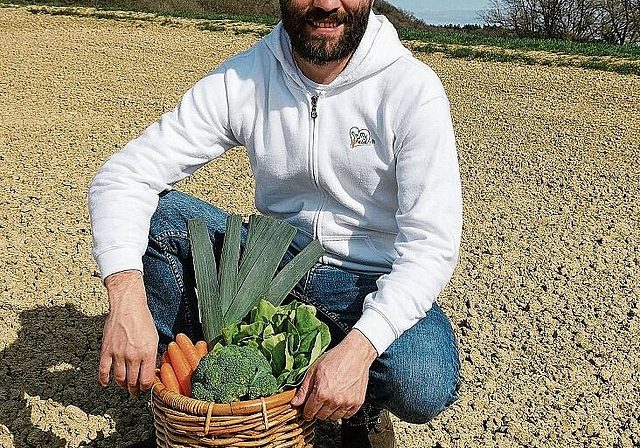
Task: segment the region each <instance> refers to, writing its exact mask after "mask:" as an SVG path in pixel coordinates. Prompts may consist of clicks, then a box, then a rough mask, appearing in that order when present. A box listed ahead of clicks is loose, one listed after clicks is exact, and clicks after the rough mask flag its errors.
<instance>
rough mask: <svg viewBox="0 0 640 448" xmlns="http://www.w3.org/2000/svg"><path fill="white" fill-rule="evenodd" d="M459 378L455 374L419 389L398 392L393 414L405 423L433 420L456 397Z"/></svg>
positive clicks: (421, 422)
mask: <svg viewBox="0 0 640 448" xmlns="http://www.w3.org/2000/svg"><path fill="white" fill-rule="evenodd" d="M459 388H460V379H459V378H458V376H457V374H456V375H455V376H452V377H449V378H443V379H442V381H439V382H436V383H432V384H430V385H429V386H427V387H424V386H423V387H422V388H421V389H420V390H413V391H408V392H407V393H405V394H398V403H397V408H396V409H395V410H391V411H392V412H393V414H394V415H396V416H397V417H398V418H400V419H401V420H402V421H405V422H407V423H417V424H423V423H427V422H429V421H431V420H433V419H434V418H435V417H437V416H438V415H439V414H440V413H442V412H443V411H445V410H446V409H447V408H448V407H449V406H451V405H452V404H453V403H454V402H455V401H456V400H457V399H458V390H459Z"/></svg>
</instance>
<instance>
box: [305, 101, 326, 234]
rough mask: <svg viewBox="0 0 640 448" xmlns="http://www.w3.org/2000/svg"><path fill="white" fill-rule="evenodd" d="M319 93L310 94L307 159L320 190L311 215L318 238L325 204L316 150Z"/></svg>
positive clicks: (314, 231)
mask: <svg viewBox="0 0 640 448" xmlns="http://www.w3.org/2000/svg"><path fill="white" fill-rule="evenodd" d="M319 97H320V95H319V94H317V93H315V94H313V95H312V96H311V142H310V154H309V159H310V162H311V177H312V179H313V183H314V185H315V186H316V188H317V189H318V191H319V192H320V195H321V203H320V206H319V207H318V210H317V211H316V213H315V215H314V217H313V236H314V238H318V239H320V215H321V213H322V209H323V208H324V205H325V193H324V190H323V189H322V188H321V187H320V178H319V175H318V151H317V144H318V142H317V132H318V130H317V126H318V123H317V118H318V99H319Z"/></svg>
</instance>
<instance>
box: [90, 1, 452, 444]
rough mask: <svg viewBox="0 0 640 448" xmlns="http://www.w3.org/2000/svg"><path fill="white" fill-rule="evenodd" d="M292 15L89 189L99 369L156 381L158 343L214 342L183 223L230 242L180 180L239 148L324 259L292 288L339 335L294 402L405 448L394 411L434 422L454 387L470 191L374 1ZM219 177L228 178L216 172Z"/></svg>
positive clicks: (433, 106)
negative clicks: (104, 307) (448, 301)
mask: <svg viewBox="0 0 640 448" xmlns="http://www.w3.org/2000/svg"><path fill="white" fill-rule="evenodd" d="M280 7H281V12H282V22H281V23H280V24H279V25H278V26H276V28H275V29H274V30H273V32H271V33H270V34H269V35H268V36H266V37H265V38H264V39H262V40H261V41H260V42H258V43H257V44H256V45H255V46H254V47H252V48H251V49H249V50H248V51H246V52H244V53H241V54H239V55H237V56H235V57H232V58H231V59H229V60H227V61H226V62H225V63H223V64H222V66H221V67H219V68H217V69H216V70H214V71H212V72H211V73H210V74H208V75H207V76H206V77H204V78H203V79H202V80H200V81H199V82H198V83H196V84H195V85H194V86H193V87H192V88H191V89H190V90H189V91H188V92H187V93H186V94H185V95H184V97H183V99H182V100H181V102H180V104H179V105H178V106H177V107H176V108H175V110H173V111H172V112H169V113H167V114H165V115H163V116H162V117H161V118H160V119H159V120H158V122H156V123H154V124H152V125H151V126H150V127H149V128H148V129H147V130H146V131H145V132H144V133H143V134H142V135H141V136H140V137H138V138H137V139H135V140H133V141H131V142H129V143H128V144H127V145H126V146H125V147H124V148H123V149H122V151H120V152H119V153H118V154H116V155H114V156H113V157H111V158H110V159H109V160H108V161H107V162H106V163H105V164H104V166H103V167H102V168H101V169H100V170H99V172H98V173H97V174H96V176H95V178H94V180H93V182H92V184H91V187H90V193H89V205H90V214H91V220H92V229H93V239H94V247H93V253H94V256H95V258H96V260H97V262H98V265H99V267H100V271H101V275H102V277H103V279H104V283H105V286H106V288H107V293H108V298H109V303H110V312H109V316H108V318H107V321H106V323H105V327H104V334H103V342H102V350H101V356H100V367H99V377H100V382H101V383H102V384H103V385H106V384H108V382H109V377H110V372H111V370H113V378H114V379H115V381H116V383H117V384H119V385H120V386H122V387H125V388H128V389H129V391H130V392H131V393H132V394H137V393H138V390H139V389H142V390H148V389H149V388H150V387H151V385H152V380H153V374H154V366H155V363H156V357H157V353H158V347H160V348H159V350H160V351H161V350H163V349H164V348H165V347H166V344H168V342H169V341H171V340H172V339H173V338H174V336H175V335H176V334H177V333H179V332H184V333H186V334H188V335H189V336H191V337H192V339H200V338H201V337H202V329H201V326H200V323H199V321H198V318H197V316H198V313H197V300H196V297H195V293H194V286H195V285H194V284H193V275H192V273H191V274H190V275H185V273H188V269H192V268H189V266H188V263H190V256H189V253H190V249H189V242H188V238H187V229H186V222H187V220H188V219H190V218H192V217H204V218H205V219H206V221H207V225H208V228H209V231H210V234H211V238H212V241H213V244H214V245H218V246H219V245H220V244H221V241H220V240H221V238H220V235H221V234H223V233H224V229H225V222H226V216H227V214H226V212H224V211H223V210H221V209H219V208H217V207H215V206H214V205H212V204H208V203H206V202H203V201H201V200H199V199H196V198H194V197H191V196H187V195H185V194H182V193H180V192H178V191H175V190H173V189H172V187H173V185H174V184H176V183H177V182H179V181H180V180H182V179H184V178H185V177H187V176H189V175H190V174H192V173H193V172H194V171H195V170H197V169H198V168H199V167H201V166H203V165H205V164H206V163H207V162H209V161H210V160H212V159H214V158H216V157H219V156H220V155H222V154H223V153H225V152H226V151H227V150H229V149H231V148H233V147H236V146H244V147H245V148H246V150H247V152H248V155H249V159H250V162H251V168H252V171H253V175H254V177H255V183H256V190H255V205H256V208H257V209H258V210H259V211H260V212H261V213H263V214H266V215H269V216H273V217H275V218H279V219H283V220H285V221H287V222H289V223H291V224H293V225H294V226H295V227H296V228H297V229H298V232H297V235H296V237H295V239H294V241H293V243H292V247H291V253H297V252H298V251H300V249H302V248H303V247H305V246H306V245H307V244H308V243H309V242H310V241H311V240H312V239H314V238H316V239H318V240H319V241H320V242H321V244H322V246H323V247H324V249H325V255H324V256H323V257H322V259H321V260H320V261H319V262H318V263H317V264H316V265H315V266H314V267H313V269H312V270H311V272H310V273H309V274H308V275H307V276H306V277H305V278H304V279H303V280H301V281H300V283H299V284H298V285H297V287H296V289H295V290H294V292H293V296H294V298H295V299H296V300H301V301H304V302H306V303H309V304H312V305H314V306H315V307H316V308H317V309H318V313H319V316H320V317H321V318H322V319H323V320H324V321H325V322H326V323H327V324H328V325H329V326H330V328H331V332H332V341H333V342H332V347H331V348H330V349H329V350H328V351H327V352H326V353H325V354H324V355H323V356H322V357H321V358H319V359H318V360H317V361H316V362H315V363H314V364H313V365H312V366H311V368H310V369H309V371H308V373H307V375H306V377H305V379H304V382H303V383H302V384H301V386H300V387H299V389H298V392H297V394H296V396H295V398H294V402H293V404H294V405H296V406H303V409H304V411H303V414H304V417H305V418H306V419H313V418H318V419H333V420H341V422H342V430H341V434H342V446H343V447H345V448H346V447H369V446H373V447H393V446H395V441H394V437H393V431H392V426H391V422H390V420H389V416H388V412H391V413H392V414H394V415H395V416H397V417H398V418H400V419H402V420H404V421H407V422H411V423H425V422H428V421H429V420H431V419H432V418H434V417H435V416H436V415H438V414H439V413H440V412H442V411H443V410H444V409H446V408H447V407H448V406H449V405H450V404H451V403H452V402H453V401H454V400H455V399H456V397H457V390H458V385H459V360H458V350H457V345H456V340H455V337H454V334H453V331H452V328H451V325H450V324H449V321H448V319H447V317H446V316H445V315H444V314H443V312H442V310H441V309H440V308H439V307H438V305H437V304H436V299H437V297H438V295H439V294H440V293H441V291H442V289H443V288H444V287H445V285H446V284H447V283H448V281H449V280H450V277H451V275H452V273H453V270H454V267H455V265H456V263H457V258H458V251H459V245H460V235H461V227H462V212H461V209H462V204H461V203H462V201H461V191H460V175H459V171H458V164H457V155H456V148H455V139H454V133H453V128H452V123H451V117H450V112H449V103H448V100H447V98H446V95H445V91H444V89H443V86H442V84H441V83H440V81H439V79H438V77H437V76H436V75H435V74H434V72H433V71H432V70H431V69H429V68H428V67H427V66H426V65H425V64H423V63H422V62H420V61H418V60H417V59H415V58H414V57H413V56H412V55H411V53H410V52H409V51H408V50H407V49H406V48H404V47H403V46H402V44H401V43H400V41H399V39H398V35H397V32H396V31H395V29H394V28H393V26H392V25H391V24H390V23H389V22H388V20H387V19H386V18H384V17H383V16H378V15H375V14H373V12H372V0H343V1H339V0H317V1H313V0H281V1H280ZM221 175H222V174H221Z"/></svg>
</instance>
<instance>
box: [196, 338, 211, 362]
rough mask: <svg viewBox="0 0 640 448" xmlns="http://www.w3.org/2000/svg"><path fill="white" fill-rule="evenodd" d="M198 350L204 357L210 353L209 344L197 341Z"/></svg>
mask: <svg viewBox="0 0 640 448" xmlns="http://www.w3.org/2000/svg"><path fill="white" fill-rule="evenodd" d="M196 350H197V351H198V355H199V356H200V358H202V357H203V356H204V355H206V354H207V353H209V346H208V345H207V343H206V342H205V341H198V342H196Z"/></svg>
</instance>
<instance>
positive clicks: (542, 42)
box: [399, 30, 640, 60]
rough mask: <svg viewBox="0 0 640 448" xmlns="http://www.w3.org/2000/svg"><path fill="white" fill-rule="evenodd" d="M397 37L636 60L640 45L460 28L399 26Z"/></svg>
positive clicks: (440, 42)
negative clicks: (515, 35) (483, 33)
mask: <svg viewBox="0 0 640 448" xmlns="http://www.w3.org/2000/svg"><path fill="white" fill-rule="evenodd" d="M399 34H400V37H401V38H402V39H405V40H416V41H420V42H428V43H431V44H442V45H463V46H478V45H486V46H490V47H497V48H505V49H509V50H524V51H547V52H550V53H559V54H567V55H578V56H599V57H607V56H608V57H615V58H626V59H633V60H639V59H640V46H637V45H613V44H605V43H587V42H573V41H569V40H558V39H524V38H505V37H486V36H479V35H474V34H470V33H462V32H431V31H412V30H400V31H399Z"/></svg>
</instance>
